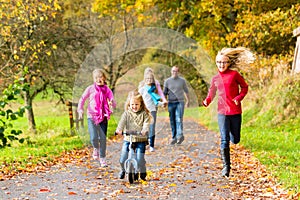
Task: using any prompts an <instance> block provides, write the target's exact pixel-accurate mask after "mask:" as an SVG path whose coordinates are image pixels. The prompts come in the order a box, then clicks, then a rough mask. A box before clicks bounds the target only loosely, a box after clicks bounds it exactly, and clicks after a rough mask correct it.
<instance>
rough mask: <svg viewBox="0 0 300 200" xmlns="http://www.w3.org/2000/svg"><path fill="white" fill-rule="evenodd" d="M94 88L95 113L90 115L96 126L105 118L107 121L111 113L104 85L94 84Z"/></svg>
mask: <svg viewBox="0 0 300 200" xmlns="http://www.w3.org/2000/svg"><path fill="white" fill-rule="evenodd" d="M94 88H95V113H92V120H93V121H94V123H95V124H96V125H97V124H99V123H101V122H102V121H103V120H104V119H105V117H107V119H109V116H110V114H111V111H110V109H109V105H108V102H107V99H106V98H105V96H106V95H105V94H106V93H107V87H106V86H105V85H103V86H99V85H97V84H96V83H95V84H94Z"/></svg>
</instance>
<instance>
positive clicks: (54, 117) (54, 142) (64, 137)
mask: <svg viewBox="0 0 300 200" xmlns="http://www.w3.org/2000/svg"><path fill="white" fill-rule="evenodd" d="M34 113H35V119H36V126H37V132H36V133H32V132H30V131H28V126H27V119H26V118H25V117H24V118H20V119H19V120H16V121H15V122H14V128H16V129H21V130H22V131H23V134H21V137H22V138H26V140H25V142H24V143H23V144H19V143H18V142H14V143H12V147H7V148H3V149H0V153H1V156H0V163H3V164H5V165H6V166H10V165H11V167H12V168H14V167H15V165H18V166H26V165H28V164H36V163H40V162H43V161H44V160H52V159H55V157H57V156H60V155H62V153H64V152H66V151H71V150H73V149H80V148H83V147H86V146H87V145H90V141H89V134H88V131H87V121H86V119H85V121H84V125H85V127H84V128H83V129H80V130H79V131H73V133H72V132H71V130H70V127H69V126H70V125H69V116H68V108H67V107H66V106H65V105H56V104H55V103H53V102H49V101H45V100H40V101H39V102H38V103H36V104H35V105H34ZM115 127H116V122H115V120H114V118H112V120H110V122H109V127H108V137H111V136H112V135H114V130H115Z"/></svg>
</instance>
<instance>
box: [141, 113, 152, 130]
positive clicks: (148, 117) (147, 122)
mask: <svg viewBox="0 0 300 200" xmlns="http://www.w3.org/2000/svg"><path fill="white" fill-rule="evenodd" d="M150 121H151V115H150V114H148V113H146V112H144V122H143V128H142V131H141V134H142V135H147V134H148V130H149V128H150Z"/></svg>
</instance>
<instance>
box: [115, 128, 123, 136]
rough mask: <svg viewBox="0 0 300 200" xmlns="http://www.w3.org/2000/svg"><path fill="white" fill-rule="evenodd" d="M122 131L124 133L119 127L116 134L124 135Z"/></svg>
mask: <svg viewBox="0 0 300 200" xmlns="http://www.w3.org/2000/svg"><path fill="white" fill-rule="evenodd" d="M122 133H123V132H122V131H121V130H118V129H117V130H116V132H115V135H122Z"/></svg>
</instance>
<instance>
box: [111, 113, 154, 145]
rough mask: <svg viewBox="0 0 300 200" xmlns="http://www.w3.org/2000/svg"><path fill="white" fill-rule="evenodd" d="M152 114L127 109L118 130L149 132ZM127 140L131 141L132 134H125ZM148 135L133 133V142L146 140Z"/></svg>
mask: <svg viewBox="0 0 300 200" xmlns="http://www.w3.org/2000/svg"><path fill="white" fill-rule="evenodd" d="M150 120H151V116H150V114H148V113H147V112H146V111H139V112H137V113H135V112H132V111H131V110H130V109H128V110H127V111H125V112H124V113H123V114H122V116H121V120H120V122H119V124H118V128H117V129H118V130H122V131H123V132H126V131H139V132H142V131H143V132H149V127H150ZM124 140H125V141H130V136H127V135H124ZM147 140H148V137H147V135H145V136H143V135H133V137H132V142H146V141H147Z"/></svg>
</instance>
